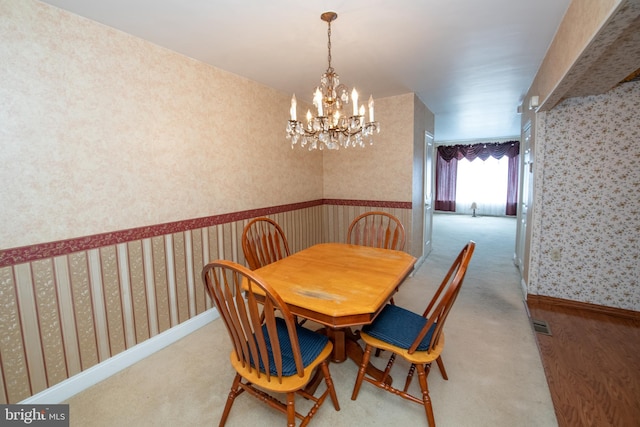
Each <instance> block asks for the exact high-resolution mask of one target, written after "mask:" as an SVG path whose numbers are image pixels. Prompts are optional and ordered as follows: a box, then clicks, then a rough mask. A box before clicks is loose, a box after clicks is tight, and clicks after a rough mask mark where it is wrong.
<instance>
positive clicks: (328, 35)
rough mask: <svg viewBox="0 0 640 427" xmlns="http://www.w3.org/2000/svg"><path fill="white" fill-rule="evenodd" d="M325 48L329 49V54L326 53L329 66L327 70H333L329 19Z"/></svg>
mask: <svg viewBox="0 0 640 427" xmlns="http://www.w3.org/2000/svg"><path fill="white" fill-rule="evenodd" d="M327 39H328V42H327V48H328V51H329V54H328V55H327V59H328V60H329V68H328V70H333V68H332V67H331V21H329V29H328V30H327Z"/></svg>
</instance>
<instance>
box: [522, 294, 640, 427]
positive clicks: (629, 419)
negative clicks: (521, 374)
mask: <svg viewBox="0 0 640 427" xmlns="http://www.w3.org/2000/svg"><path fill="white" fill-rule="evenodd" d="M551 300H552V299H546V298H544V297H543V298H529V300H528V302H527V304H528V307H529V312H530V315H531V318H532V319H537V320H543V321H546V323H547V324H548V325H549V328H550V331H551V335H550V336H549V335H544V334H541V333H537V334H536V338H537V341H538V347H539V349H540V354H541V357H542V363H543V366H544V370H545V374H546V377H547V382H548V383H549V389H550V391H551V397H552V399H553V405H554V408H555V411H556V417H557V419H558V425H559V427H569V426H570V427H575V426H580V427H582V426H594V427H595V426H597V427H603V426H615V427H626V426H629V427H637V426H640V315H638V314H637V313H635V314H634V312H628V314H629V315H627V316H615V315H611V314H608V313H602V312H597V311H593V310H588V309H587V310H585V309H582V308H580V307H576V306H563V305H559V304H556V303H553V302H552V301H551Z"/></svg>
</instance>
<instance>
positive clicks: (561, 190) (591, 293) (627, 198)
mask: <svg viewBox="0 0 640 427" xmlns="http://www.w3.org/2000/svg"><path fill="white" fill-rule="evenodd" d="M638 111H640V82H637V81H636V82H630V83H625V84H622V85H620V86H618V87H616V88H615V89H613V90H611V91H610V92H608V93H606V94H603V95H599V96H589V97H583V98H571V99H568V100H565V101H564V102H562V103H561V104H560V105H558V106H557V107H556V108H554V109H553V110H551V111H549V112H547V113H542V114H540V117H539V120H538V124H537V126H538V129H537V131H538V137H537V141H536V148H535V150H536V164H534V168H535V173H536V189H535V194H536V195H535V198H536V201H535V203H536V212H535V219H534V230H533V235H534V243H533V245H532V254H531V257H532V258H531V267H532V271H531V273H532V274H531V276H530V283H529V285H530V288H529V293H532V294H538V295H545V296H551V297H557V298H564V299H569V300H577V301H581V302H587V303H593V304H599V305H604V306H610V307H617V308H623V309H629V310H635V311H640V143H639V141H640V113H638Z"/></svg>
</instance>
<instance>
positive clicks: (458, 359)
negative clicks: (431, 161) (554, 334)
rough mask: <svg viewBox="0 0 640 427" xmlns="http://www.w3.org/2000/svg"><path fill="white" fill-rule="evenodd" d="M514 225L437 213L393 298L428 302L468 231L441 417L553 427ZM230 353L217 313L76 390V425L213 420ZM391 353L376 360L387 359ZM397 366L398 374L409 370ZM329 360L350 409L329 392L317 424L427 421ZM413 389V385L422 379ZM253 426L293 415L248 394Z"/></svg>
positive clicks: (435, 384)
mask: <svg viewBox="0 0 640 427" xmlns="http://www.w3.org/2000/svg"><path fill="white" fill-rule="evenodd" d="M515 229H516V220H515V219H513V218H495V217H476V218H472V217H471V216H466V215H465V216H462V215H448V214H436V215H435V218H434V238H433V243H434V249H433V252H432V254H431V255H430V256H429V257H428V258H427V260H426V261H425V262H424V264H423V265H422V266H421V267H420V268H419V270H418V271H417V272H416V273H415V274H414V276H413V277H410V278H409V279H408V280H407V281H406V282H405V283H404V284H403V285H402V287H401V288H400V292H399V293H398V295H397V296H396V297H395V301H396V304H398V305H402V306H405V307H408V308H411V309H413V310H415V311H421V310H423V309H424V307H425V306H426V304H427V302H428V300H429V298H430V296H431V294H432V292H433V290H434V289H435V287H437V285H438V284H439V281H440V280H441V279H442V277H443V275H444V273H445V272H446V269H447V268H448V267H449V266H450V264H451V262H452V261H453V259H454V258H455V256H456V255H457V253H458V251H459V250H460V249H461V248H462V246H463V245H464V244H465V243H466V242H467V241H468V240H470V239H472V240H474V241H475V242H476V243H477V246H476V251H475V254H474V257H473V259H472V260H471V264H470V267H469V271H468V274H467V278H466V280H465V283H464V285H463V288H462V290H461V292H460V296H459V297H458V300H457V302H456V305H454V307H453V310H452V312H451V314H450V316H449V319H448V320H447V326H446V328H445V332H446V336H447V340H446V346H445V350H444V352H443V360H444V363H445V366H446V368H447V373H448V374H449V381H444V380H443V379H442V377H441V376H440V372H439V371H438V369H437V367H434V369H433V370H432V372H431V374H430V375H429V386H430V392H431V398H432V401H433V407H434V414H435V419H436V423H437V424H438V425H439V426H455V427H462V426H473V427H478V426H505V427H511V426H535V427H543V426H556V425H557V422H556V418H555V414H554V410H553V404H552V401H551V397H550V394H549V389H548V386H547V382H546V379H545V376H544V371H543V368H542V364H541V361H540V357H539V354H538V350H537V347H536V343H535V339H534V333H533V331H532V328H531V326H530V323H529V321H528V318H527V315H526V311H525V308H524V304H523V301H522V292H521V290H520V285H519V283H520V276H519V274H518V271H517V269H516V267H515V266H514V265H513V262H512V257H513V251H514V245H515ZM229 351H230V346H229V343H228V337H227V335H226V331H225V330H224V325H223V324H222V322H221V321H219V320H217V321H214V322H212V323H210V324H208V325H206V326H204V327H203V328H201V329H199V330H198V331H196V332H194V333H193V334H191V335H190V336H188V337H186V338H184V339H182V340H181V341H179V342H177V343H175V344H173V345H171V346H169V347H167V348H165V349H163V350H161V351H159V352H157V353H155V354H154V355H152V356H150V357H148V358H146V359H144V360H143V361H141V362H139V363H137V364H135V365H133V366H131V367H129V368H127V369H125V370H124V371H122V372H120V373H118V374H116V375H114V376H112V377H111V378H109V379H107V380H105V381H103V382H101V383H100V384H98V385H96V386H94V387H92V388H90V389H88V390H86V391H84V392H82V393H80V394H78V395H76V396H74V397H72V398H71V399H69V401H68V402H67V403H69V404H70V421H71V426H78V427H80V426H82V427H85V426H211V425H217V424H218V422H219V419H220V414H221V413H222V409H223V407H224V403H225V401H226V397H227V393H228V390H229V387H230V385H231V381H232V379H233V375H234V373H233V371H232V369H231V367H230V365H229V363H228V354H229ZM374 359H375V358H374ZM385 362H386V359H384V357H381V358H379V359H376V360H374V363H376V364H377V365H379V366H380V367H383V366H384V363H385ZM396 365H397V369H398V370H397V371H395V372H396V377H398V378H401V377H402V376H403V375H404V374H405V372H406V371H404V370H400V368H401V367H403V365H400V364H398V363H397V364H396ZM330 369H331V373H332V376H333V379H334V382H335V386H336V390H337V393H338V399H339V400H340V405H341V408H342V409H341V410H340V411H339V412H336V411H335V410H334V409H333V406H332V405H331V402H329V401H327V402H326V403H325V405H323V407H321V408H320V410H319V412H318V414H317V415H316V416H315V418H314V419H313V420H312V422H311V425H315V426H334V427H338V426H360V425H362V426H364V425H366V426H389V425H397V426H401V425H412V426H414V425H415V426H419V425H427V421H426V417H425V414H424V410H423V408H422V407H421V406H419V405H417V404H414V403H411V402H409V401H406V400H403V399H401V398H400V397H397V396H393V395H391V394H390V393H386V392H384V391H382V390H379V389H377V388H375V387H373V386H372V385H371V384H368V383H364V384H363V385H362V389H361V390H360V394H359V396H358V400H357V401H352V400H351V399H350V397H351V391H352V388H353V382H354V380H355V376H356V371H357V368H356V366H355V364H353V363H352V362H351V361H347V362H345V363H341V364H332V365H331V366H330ZM394 369H396V368H394ZM321 387H323V386H321ZM412 387H415V388H416V389H417V387H418V386H417V381H414V382H413V384H412ZM297 404H299V405H300V406H305V405H308V402H306V401H304V400H303V399H298V400H297ZM252 425H267V426H283V425H286V420H285V418H284V416H283V415H282V414H280V413H279V412H277V411H275V410H273V409H271V408H269V407H267V405H264V404H261V403H259V402H258V401H257V400H256V399H254V398H252V397H251V396H249V395H247V394H243V395H241V396H239V397H238V398H237V400H236V403H235V404H234V407H233V409H232V410H231V414H230V416H229V419H228V421H227V426H252Z"/></svg>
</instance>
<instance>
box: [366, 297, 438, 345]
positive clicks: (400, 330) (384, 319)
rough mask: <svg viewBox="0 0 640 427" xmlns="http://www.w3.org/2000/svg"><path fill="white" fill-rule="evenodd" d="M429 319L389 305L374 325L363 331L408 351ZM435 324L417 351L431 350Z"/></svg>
mask: <svg viewBox="0 0 640 427" xmlns="http://www.w3.org/2000/svg"><path fill="white" fill-rule="evenodd" d="M427 321H428V320H427V319H426V318H424V317H422V316H420V315H419V314H416V313H413V312H411V311H409V310H406V309H404V308H402V307H398V306H396V305H391V304H387V305H386V306H385V307H384V308H383V309H382V311H381V312H380V314H379V315H378V317H376V319H375V320H374V321H373V323H371V324H369V325H366V326H364V327H363V328H362V331H363V332H365V333H367V334H368V335H371V336H372V337H374V338H377V339H379V340H381V341H384V342H387V343H389V344H392V345H395V346H397V347H400V348H403V349H405V350H406V349H408V348H409V347H411V344H413V341H415V339H416V337H417V336H418V334H419V333H420V331H421V330H422V328H423V327H424V325H426V324H427ZM435 326H436V324H435V323H434V324H433V325H432V326H431V328H430V329H429V331H428V332H427V335H425V337H424V338H423V339H422V341H420V344H419V345H418V348H417V350H418V351H425V350H428V349H429V342H430V341H431V336H432V335H433V331H434V329H435Z"/></svg>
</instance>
